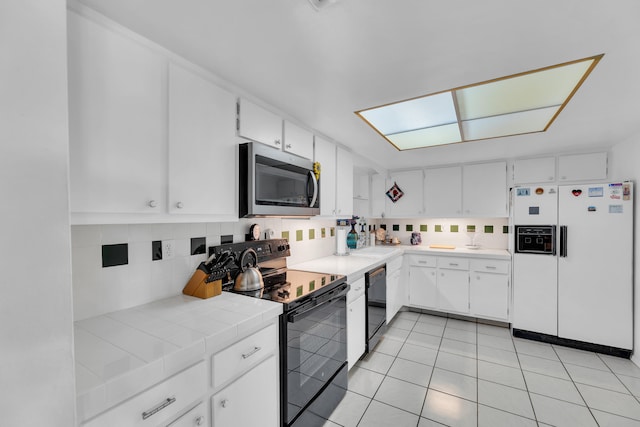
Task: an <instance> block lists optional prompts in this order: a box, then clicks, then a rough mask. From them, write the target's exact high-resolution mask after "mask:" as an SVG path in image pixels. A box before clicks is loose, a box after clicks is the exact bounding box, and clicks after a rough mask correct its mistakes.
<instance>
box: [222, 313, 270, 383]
mask: <svg viewBox="0 0 640 427" xmlns="http://www.w3.org/2000/svg"><path fill="white" fill-rule="evenodd" d="M277 346H278V330H277V328H276V325H271V326H267V327H266V328H264V329H262V330H261V331H258V332H256V333H255V334H253V335H250V336H248V337H246V338H244V339H243V340H241V341H239V342H237V343H235V344H233V345H232V346H230V347H228V348H226V349H225V350H222V351H220V352H219V353H216V354H214V355H213V369H212V373H213V387H214V388H217V387H218V386H220V385H221V384H224V383H226V382H227V381H229V380H230V379H232V378H235V377H237V376H239V375H240V374H242V373H243V372H245V371H246V370H248V369H249V368H250V367H251V366H253V365H255V364H256V363H257V362H259V361H260V360H262V359H264V357H265V356H267V355H268V354H271V353H273V352H274V351H275V350H276V348H277Z"/></svg>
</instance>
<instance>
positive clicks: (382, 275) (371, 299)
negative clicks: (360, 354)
mask: <svg viewBox="0 0 640 427" xmlns="http://www.w3.org/2000/svg"><path fill="white" fill-rule="evenodd" d="M365 281H366V288H365V295H366V300H367V335H366V341H367V342H366V346H365V352H366V353H369V352H370V351H372V350H373V349H374V347H375V346H376V344H378V341H380V337H381V336H382V334H384V332H385V331H386V330H387V266H386V265H382V266H380V267H377V268H375V269H373V270H371V271H369V272H367V273H365Z"/></svg>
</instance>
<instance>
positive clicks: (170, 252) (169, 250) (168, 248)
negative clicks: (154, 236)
mask: <svg viewBox="0 0 640 427" xmlns="http://www.w3.org/2000/svg"><path fill="white" fill-rule="evenodd" d="M174 248H175V240H163V241H162V258H163V259H170V258H173V256H174V255H175V252H174Z"/></svg>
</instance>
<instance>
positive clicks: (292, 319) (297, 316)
mask: <svg viewBox="0 0 640 427" xmlns="http://www.w3.org/2000/svg"><path fill="white" fill-rule="evenodd" d="M348 289H349V288H348V287H347V288H345V290H343V291H342V292H340V293H339V294H338V295H335V296H333V297H331V298H329V299H327V300H325V301H322V302H320V303H318V302H317V301H318V299H317V298H314V299H313V300H311V302H310V303H309V304H308V305H310V307H308V308H306V309H305V310H302V311H294V312H293V313H290V314H289V315H288V316H287V321H288V322H289V323H296V322H297V321H298V320H302V319H303V318H304V317H306V315H307V314H308V313H309V312H311V311H313V310H315V309H316V308H318V307H322V306H323V305H327V304H329V305H330V304H333V303H334V302H336V301H338V300H339V299H342V298H346V296H347V291H348Z"/></svg>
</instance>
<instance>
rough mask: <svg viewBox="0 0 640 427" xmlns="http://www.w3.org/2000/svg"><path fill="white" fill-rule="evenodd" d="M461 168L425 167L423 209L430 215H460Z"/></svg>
mask: <svg viewBox="0 0 640 427" xmlns="http://www.w3.org/2000/svg"><path fill="white" fill-rule="evenodd" d="M461 190H462V168H461V167H460V166H454V167H449V168H436V169H426V170H425V171H424V209H425V214H426V215H427V216H430V217H452V216H453V217H456V216H460V215H462V194H461V193H462V191H461Z"/></svg>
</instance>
